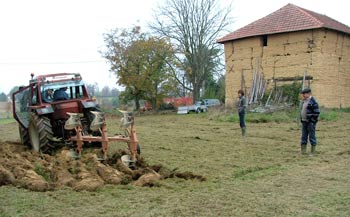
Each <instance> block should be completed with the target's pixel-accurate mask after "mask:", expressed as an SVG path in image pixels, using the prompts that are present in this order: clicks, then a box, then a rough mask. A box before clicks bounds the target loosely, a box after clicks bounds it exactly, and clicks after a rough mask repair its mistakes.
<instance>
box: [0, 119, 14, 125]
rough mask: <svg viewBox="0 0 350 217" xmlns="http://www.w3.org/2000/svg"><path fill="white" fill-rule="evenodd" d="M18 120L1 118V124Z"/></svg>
mask: <svg viewBox="0 0 350 217" xmlns="http://www.w3.org/2000/svg"><path fill="white" fill-rule="evenodd" d="M15 121H16V120H15V119H14V118H1V119H0V125H2V124H9V123H13V122H15Z"/></svg>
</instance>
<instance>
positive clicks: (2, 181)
mask: <svg viewBox="0 0 350 217" xmlns="http://www.w3.org/2000/svg"><path fill="white" fill-rule="evenodd" d="M14 182H15V177H14V176H13V174H12V173H11V172H10V171H8V170H7V169H5V168H4V167H2V166H1V165H0V186H1V185H8V184H11V183H14Z"/></svg>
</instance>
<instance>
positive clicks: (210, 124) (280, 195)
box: [0, 111, 350, 217]
mask: <svg viewBox="0 0 350 217" xmlns="http://www.w3.org/2000/svg"><path fill="white" fill-rule="evenodd" d="M337 112H338V111H337ZM348 115H349V113H344V112H343V111H339V112H338V117H339V118H338V119H336V120H334V119H331V121H326V120H321V121H320V122H319V123H318V125H317V138H318V146H317V154H316V156H315V157H314V158H310V157H308V156H301V155H300V154H299V149H300V147H299V144H300V141H299V139H300V129H299V128H298V127H296V125H295V122H294V119H293V117H294V114H288V113H280V114H274V115H269V116H267V117H264V115H261V114H253V113H248V114H247V119H248V118H249V116H251V118H252V121H249V122H247V130H248V131H247V138H245V139H243V138H242V137H241V135H240V129H239V125H238V123H237V122H236V121H233V122H231V121H228V118H229V117H232V118H235V116H237V115H236V114H233V115H223V114H222V115H219V116H215V117H220V118H212V117H213V115H212V114H211V113H210V112H209V113H203V114H199V115H197V114H191V115H175V114H166V115H147V116H137V117H135V123H136V130H137V136H138V139H139V141H140V145H141V148H142V156H143V157H144V158H145V159H146V161H147V163H149V164H161V165H163V166H165V167H167V168H168V169H176V168H177V170H178V171H179V172H186V171H189V172H192V173H195V174H199V175H202V176H204V177H206V181H199V180H184V179H178V178H173V179H165V180H160V181H159V183H157V186H156V187H153V188H150V187H137V186H133V185H132V184H128V185H115V186H113V185H108V186H106V187H104V188H102V189H100V190H98V191H96V192H86V191H82V192H76V191H74V190H72V189H70V188H63V189H61V190H56V191H50V192H31V191H28V190H25V189H18V188H16V187H13V186H1V187H0V204H1V206H0V216H26V217H31V216H84V217H88V216H204V217H205V216H268V217H270V216H344V217H345V216H350V201H349V200H350V185H349V180H350V172H349V166H348V165H350V156H349V154H350V148H349V147H350V139H349V133H348V132H349V131H350V119H349V118H342V117H348ZM221 118H222V119H224V120H222V119H221ZM257 118H260V119H263V120H264V119H266V120H267V122H266V123H265V122H263V121H254V120H255V119H257ZM119 119H120V118H117V117H116V118H112V117H108V118H107V122H108V132H109V135H113V134H114V133H115V132H118V131H119ZM218 119H220V120H221V121H218ZM276 120H283V121H276ZM11 127H12V128H13V129H12V130H13V131H16V130H17V125H16V124H15V123H10V124H8V125H6V129H7V131H11ZM7 131H6V132H4V131H0V138H4V135H2V134H8V133H7ZM5 138H7V137H5ZM16 139H18V138H17V137H14V138H13V140H16ZM111 146H116V147H119V148H125V147H126V144H124V143H115V144H111ZM309 148H310V147H308V151H309ZM38 168H40V166H38ZM41 169H43V170H44V168H41Z"/></svg>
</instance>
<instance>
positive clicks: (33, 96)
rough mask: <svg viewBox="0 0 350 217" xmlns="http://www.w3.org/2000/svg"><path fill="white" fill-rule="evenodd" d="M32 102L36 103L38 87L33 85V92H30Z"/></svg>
mask: <svg viewBox="0 0 350 217" xmlns="http://www.w3.org/2000/svg"><path fill="white" fill-rule="evenodd" d="M32 94H33V95H32V104H33V105H36V104H38V87H37V86H35V87H34V89H33V93H32Z"/></svg>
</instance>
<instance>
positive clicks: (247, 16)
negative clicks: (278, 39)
mask: <svg viewBox="0 0 350 217" xmlns="http://www.w3.org/2000/svg"><path fill="white" fill-rule="evenodd" d="M219 1H220V4H221V5H222V7H229V5H230V3H231V0H219ZM164 2H165V0H30V1H28V0H0V32H1V34H0V93H1V92H5V93H6V94H7V93H8V92H9V91H10V90H11V88H12V87H14V86H19V85H27V84H28V81H29V79H30V74H31V73H34V74H36V75H39V74H50V73H60V72H69V73H81V75H82V76H83V79H84V80H85V82H86V83H88V84H94V83H97V84H98V85H99V87H100V89H102V87H104V86H106V85H107V86H109V87H111V88H119V89H120V88H121V87H119V86H117V84H116V82H117V79H116V76H115V75H113V74H111V73H110V71H109V64H108V63H107V62H106V61H105V59H104V58H102V57H101V54H100V52H99V51H101V50H103V49H104V46H105V44H104V41H103V34H104V33H108V32H109V31H110V30H112V29H115V28H129V27H132V26H133V25H140V26H141V29H145V30H146V29H147V24H148V23H149V22H151V21H152V16H153V14H154V9H155V8H156V7H157V5H159V4H163V3H164ZM288 3H292V4H295V5H297V6H299V7H302V8H305V9H308V10H311V11H314V12H317V13H320V14H325V15H327V16H329V17H331V18H333V19H335V20H338V21H339V22H342V23H344V24H346V25H348V26H350V13H348V8H349V5H350V3H348V1H346V0H332V1H330V0H264V1H261V0H233V1H232V4H231V6H232V13H231V17H233V20H234V22H233V23H232V25H231V26H230V29H229V32H233V31H235V30H237V29H239V28H241V27H243V26H245V25H248V24H249V23H251V22H253V21H255V20H258V19H260V18H262V17H264V16H266V15H268V14H270V13H272V12H274V11H276V10H278V9H279V8H281V7H283V6H285V5H287V4H288ZM227 33H228V32H226V33H223V35H220V37H222V36H224V35H225V34H227Z"/></svg>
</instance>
